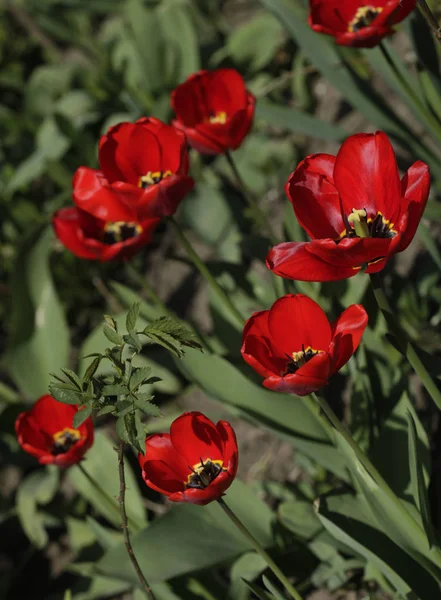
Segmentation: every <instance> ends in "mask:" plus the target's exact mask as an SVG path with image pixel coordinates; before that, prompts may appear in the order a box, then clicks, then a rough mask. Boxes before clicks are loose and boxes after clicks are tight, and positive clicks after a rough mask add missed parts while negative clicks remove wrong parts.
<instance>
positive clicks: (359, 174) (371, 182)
mask: <svg viewBox="0 0 441 600" xmlns="http://www.w3.org/2000/svg"><path fill="white" fill-rule="evenodd" d="M334 183H335V187H336V188H337V190H338V192H339V194H340V198H341V202H342V210H343V213H344V214H345V215H350V214H351V212H352V209H356V210H361V209H364V210H366V211H367V213H368V216H370V217H372V216H375V215H376V214H377V213H378V212H381V213H382V214H383V216H384V218H385V219H387V220H388V221H391V222H392V223H396V221H397V219H398V217H399V215H400V208H401V183H400V177H399V172H398V166H397V161H396V158H395V153H394V150H393V148H392V145H391V143H390V141H389V138H388V137H387V135H386V134H385V133H383V132H381V131H378V132H377V133H375V134H370V133H368V134H367V133H359V134H357V135H352V136H350V137H349V138H347V139H346V141H345V142H343V145H342V146H341V148H340V150H339V152H338V154H337V157H336V160H335V168H334Z"/></svg>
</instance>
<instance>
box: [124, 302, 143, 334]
mask: <svg viewBox="0 0 441 600" xmlns="http://www.w3.org/2000/svg"><path fill="white" fill-rule="evenodd" d="M140 304H141V303H140V302H135V304H133V305H132V307H131V308H130V310H129V312H128V313H127V317H126V328H127V332H128V333H132V332H133V331H135V329H136V321H137V320H138V316H139V305H140Z"/></svg>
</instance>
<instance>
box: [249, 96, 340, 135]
mask: <svg viewBox="0 0 441 600" xmlns="http://www.w3.org/2000/svg"><path fill="white" fill-rule="evenodd" d="M256 117H257V118H261V119H262V120H264V121H266V122H267V123H268V124H269V125H270V126H271V127H278V128H281V129H283V130H285V131H293V132H294V133H302V134H304V135H309V136H311V137H317V138H320V139H325V140H332V141H342V140H343V139H345V137H347V133H346V131H345V130H344V129H343V128H342V127H339V126H338V125H332V124H331V123H326V122H325V121H321V120H320V119H317V117H314V116H313V115H309V114H308V113H305V112H302V111H300V110H296V109H295V108H292V107H287V106H279V105H277V104H274V103H273V102H268V101H266V100H260V101H259V102H258V103H257V106H256Z"/></svg>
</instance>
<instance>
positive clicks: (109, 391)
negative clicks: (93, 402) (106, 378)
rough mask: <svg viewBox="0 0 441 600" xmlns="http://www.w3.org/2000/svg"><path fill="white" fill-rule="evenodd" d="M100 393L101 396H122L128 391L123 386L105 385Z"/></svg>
mask: <svg viewBox="0 0 441 600" xmlns="http://www.w3.org/2000/svg"><path fill="white" fill-rule="evenodd" d="M101 393H102V395H103V396H124V395H125V394H128V393H129V390H128V389H127V386H125V385H105V386H104V387H103V389H102V390H101Z"/></svg>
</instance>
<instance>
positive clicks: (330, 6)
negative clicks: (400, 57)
mask: <svg viewBox="0 0 441 600" xmlns="http://www.w3.org/2000/svg"><path fill="white" fill-rule="evenodd" d="M309 5H310V14H309V19H308V21H309V24H310V26H311V27H312V29H313V30H314V31H317V32H318V33H326V34H327V35H332V36H334V37H335V41H336V42H337V44H340V45H341V46H357V47H359V48H372V47H374V46H376V45H377V44H379V43H380V42H381V40H382V39H383V38H384V37H385V36H388V35H391V34H393V33H394V30H393V29H392V26H393V25H395V24H396V23H399V22H400V21H402V20H403V19H405V18H406V17H407V16H408V15H409V13H410V12H412V11H413V10H414V8H415V6H416V0H309Z"/></svg>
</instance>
